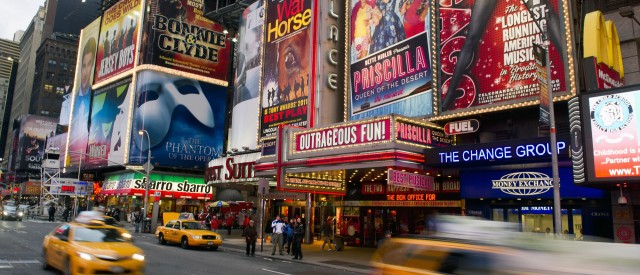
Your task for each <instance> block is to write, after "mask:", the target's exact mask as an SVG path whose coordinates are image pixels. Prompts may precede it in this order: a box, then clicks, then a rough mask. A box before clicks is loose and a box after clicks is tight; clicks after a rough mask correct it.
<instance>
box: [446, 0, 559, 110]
mask: <svg viewBox="0 0 640 275" xmlns="http://www.w3.org/2000/svg"><path fill="white" fill-rule="evenodd" d="M440 2H441V6H440V21H441V22H443V23H442V24H443V25H442V29H441V30H440V41H441V44H442V46H441V54H440V56H441V66H440V67H441V69H440V72H439V73H440V77H441V79H442V81H441V83H442V89H441V91H442V95H441V102H440V104H439V105H440V106H441V108H442V111H443V112H450V111H454V112H455V111H462V110H465V109H468V108H473V109H482V108H488V107H489V106H491V107H495V106H498V105H504V104H508V103H510V102H514V101H517V102H521V101H532V100H536V99H538V98H539V87H538V81H537V79H536V67H535V62H534V61H535V58H534V55H533V46H534V44H540V43H542V42H543V41H542V38H543V36H542V32H541V30H540V29H541V27H540V26H547V29H548V37H549V40H550V41H551V46H550V49H549V58H550V61H551V64H550V66H551V78H552V81H551V83H552V85H551V86H552V88H553V92H555V93H556V95H559V94H558V92H560V93H564V92H566V76H565V71H566V70H565V63H564V61H566V60H564V61H563V54H562V53H563V47H562V45H563V44H564V39H563V29H566V27H565V26H563V25H562V24H561V22H562V20H560V16H559V15H558V14H562V13H561V12H558V11H562V8H561V7H560V4H559V2H562V1H559V0H531V1H525V0H520V1H497V0H461V1H440ZM564 59H566V58H564Z"/></svg>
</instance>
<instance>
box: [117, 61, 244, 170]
mask: <svg viewBox="0 0 640 275" xmlns="http://www.w3.org/2000/svg"><path fill="white" fill-rule="evenodd" d="M135 97H136V103H135V106H136V108H135V110H134V114H133V131H132V132H131V144H130V146H131V147H130V148H131V150H130V153H129V162H130V163H133V164H144V163H146V162H147V156H148V154H149V151H148V150H149V147H151V163H152V164H153V165H154V166H165V167H179V168H189V169H201V170H203V171H204V169H205V168H206V166H207V163H208V162H209V161H210V160H212V159H215V158H219V157H220V156H221V154H222V152H223V141H224V128H225V108H226V105H225V102H227V100H226V99H227V89H226V88H225V87H222V86H217V85H213V84H210V83H207V82H203V81H197V80H193V79H189V78H184V77H181V76H174V75H170V74H166V73H161V72H156V71H146V70H145V71H142V72H140V73H138V77H137V84H136V95H135ZM139 130H146V131H147V133H149V140H150V142H149V141H148V140H147V135H146V134H144V135H139V134H138V131H139ZM254 133H255V132H254ZM149 144H150V145H151V146H149Z"/></svg>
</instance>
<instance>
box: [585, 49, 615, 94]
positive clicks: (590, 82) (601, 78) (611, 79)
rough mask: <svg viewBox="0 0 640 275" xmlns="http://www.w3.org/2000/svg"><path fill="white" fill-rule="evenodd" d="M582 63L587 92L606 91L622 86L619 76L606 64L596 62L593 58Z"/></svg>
mask: <svg viewBox="0 0 640 275" xmlns="http://www.w3.org/2000/svg"><path fill="white" fill-rule="evenodd" d="M583 63H584V74H585V75H586V76H588V77H586V78H585V81H586V86H587V90H589V91H594V90H606V89H613V88H619V87H622V86H624V81H623V80H622V78H621V77H620V74H619V73H618V72H616V71H615V70H613V69H611V68H609V66H608V65H607V64H604V63H602V62H598V61H597V59H596V58H595V57H588V58H585V59H584V61H583Z"/></svg>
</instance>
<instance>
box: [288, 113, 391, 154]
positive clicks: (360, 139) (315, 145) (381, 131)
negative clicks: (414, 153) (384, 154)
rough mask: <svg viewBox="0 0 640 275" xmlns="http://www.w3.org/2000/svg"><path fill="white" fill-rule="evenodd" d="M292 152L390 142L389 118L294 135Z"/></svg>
mask: <svg viewBox="0 0 640 275" xmlns="http://www.w3.org/2000/svg"><path fill="white" fill-rule="evenodd" d="M294 140H295V148H294V152H296V153H299V152H306V151H313V150H320V149H329V148H331V149H336V148H343V147H347V146H354V145H367V144H375V143H380V142H384V141H389V140H391V118H389V117H386V118H380V119H374V120H366V121H358V122H355V123H348V124H343V125H339V126H335V127H331V128H322V129H317V130H311V131H303V132H299V133H295V134H294Z"/></svg>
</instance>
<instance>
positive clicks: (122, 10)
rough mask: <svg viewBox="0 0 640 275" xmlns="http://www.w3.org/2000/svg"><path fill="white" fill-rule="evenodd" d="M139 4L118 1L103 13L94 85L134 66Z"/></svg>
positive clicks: (129, 1)
mask: <svg viewBox="0 0 640 275" xmlns="http://www.w3.org/2000/svg"><path fill="white" fill-rule="evenodd" d="M141 3H142V0H120V1H119V2H117V3H116V4H114V5H113V6H112V7H111V8H109V9H108V10H106V11H105V12H104V15H103V16H102V27H101V28H100V39H99V41H98V52H97V57H96V71H95V77H94V82H95V84H98V83H100V82H103V81H105V80H107V79H109V78H110V77H112V76H115V75H118V74H120V73H123V72H125V71H128V70H129V69H131V68H133V66H134V65H135V56H136V52H137V50H136V44H137V41H138V29H139V25H140V24H139V23H140V13H141V12H142V4H141Z"/></svg>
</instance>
